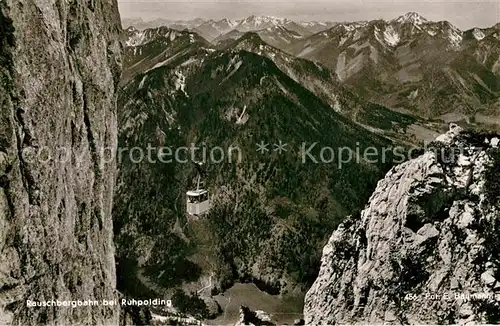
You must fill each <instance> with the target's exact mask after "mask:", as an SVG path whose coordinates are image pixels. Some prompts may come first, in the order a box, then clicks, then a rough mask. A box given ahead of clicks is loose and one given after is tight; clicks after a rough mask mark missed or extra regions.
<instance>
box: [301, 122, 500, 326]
mask: <svg viewBox="0 0 500 326" xmlns="http://www.w3.org/2000/svg"><path fill="white" fill-rule="evenodd" d="M495 139H496V140H495ZM497 144H498V138H496V137H494V136H492V135H486V134H477V133H476V134H470V133H465V132H463V131H461V130H460V128H459V127H456V126H453V127H452V129H451V130H450V132H448V133H447V134H446V135H444V136H441V137H439V138H438V139H437V141H436V142H435V143H434V145H435V146H433V147H432V148H433V150H428V151H426V152H425V153H424V154H423V155H421V156H420V157H418V158H416V159H413V160H411V161H408V162H406V163H404V164H401V165H399V166H396V167H394V168H393V169H392V170H391V171H390V172H389V173H388V174H387V175H386V177H385V179H383V180H381V181H380V182H379V183H378V185H377V188H376V190H375V192H374V193H373V195H372V196H371V198H370V200H369V203H368V204H367V206H366V207H365V209H364V210H363V211H362V212H361V214H360V215H359V216H353V217H350V218H348V220H346V221H345V222H343V223H342V224H341V226H340V227H339V228H338V229H337V230H336V231H335V232H334V233H333V235H332V236H331V238H330V240H329V242H328V244H327V245H326V246H325V248H324V250H323V256H322V260H321V270H320V273H319V276H318V278H317V280H316V281H315V283H314V285H313V286H312V287H311V289H310V290H309V292H308V293H307V296H306V300H305V308H304V315H305V321H306V324H338V323H370V324H373V323H389V324H407V323H409V324H449V323H453V324H463V323H490V324H493V323H498V322H499V321H500V241H499V240H498V234H499V231H500V203H499V202H500V200H499V199H500V190H499V189H500V188H499V187H498V186H497V185H498V177H499V176H500V175H499V174H500V169H499V167H500V155H499V151H498V148H497Z"/></svg>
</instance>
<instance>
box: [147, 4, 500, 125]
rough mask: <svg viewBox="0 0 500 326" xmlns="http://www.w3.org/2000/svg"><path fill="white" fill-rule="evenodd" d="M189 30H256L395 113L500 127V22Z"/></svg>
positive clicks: (205, 33)
mask: <svg viewBox="0 0 500 326" xmlns="http://www.w3.org/2000/svg"><path fill="white" fill-rule="evenodd" d="M198 22H199V21H198ZM177 23H178V22H177ZM188 25H189V24H188V23H186V25H185V26H186V29H187V30H188V31H190V32H193V33H196V34H197V35H200V36H201V37H203V38H204V39H206V40H207V41H208V42H211V43H212V44H213V45H214V46H219V47H220V46H224V45H227V44H229V43H231V41H234V40H237V39H239V38H241V37H243V36H244V34H245V33H247V32H255V33H257V34H258V35H259V36H260V38H261V39H262V40H263V41H264V42H265V43H266V44H268V45H270V46H273V47H275V48H277V49H280V50H281V51H283V52H285V53H287V54H289V55H291V56H293V57H298V58H304V59H307V60H310V61H313V62H316V63H320V64H321V65H323V66H325V67H326V68H328V69H329V70H331V71H333V72H334V73H335V74H336V75H337V77H338V79H339V80H340V81H341V82H342V83H343V84H344V85H346V86H348V87H349V88H351V90H353V91H354V92H355V93H357V94H359V95H360V97H362V98H364V99H366V100H369V101H371V102H374V103H378V104H382V105H384V106H386V107H388V108H390V109H392V110H393V111H397V112H402V113H406V114H410V115H414V116H418V117H421V118H424V119H427V120H432V119H439V120H442V121H444V122H458V121H463V122H465V123H469V124H470V123H472V124H473V123H478V124H486V125H490V127H491V128H498V125H499V124H500V117H499V114H498V112H499V111H500V110H499V109H500V102H499V100H498V99H499V94H500V59H499V58H500V40H499V38H500V24H497V25H495V26H492V27H490V28H473V29H470V30H467V31H461V30H459V29H458V28H456V27H455V26H453V25H452V24H451V23H449V22H447V21H440V22H432V21H429V20H427V19H426V18H424V17H422V16H421V15H419V14H417V13H413V12H410V13H407V14H405V15H402V16H400V17H397V18H395V19H393V20H390V21H385V20H374V21H361V22H347V23H320V22H309V23H307V22H294V21H291V20H289V19H286V18H276V17H267V16H264V17H257V16H250V17H248V18H246V19H242V20H238V21H232V20H228V19H223V20H220V21H213V20H209V21H205V22H203V23H202V24H200V25H198V26H196V27H189V26H188ZM139 33H140V32H139Z"/></svg>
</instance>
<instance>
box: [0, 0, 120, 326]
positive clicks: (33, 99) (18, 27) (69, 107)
mask: <svg viewBox="0 0 500 326" xmlns="http://www.w3.org/2000/svg"><path fill="white" fill-rule="evenodd" d="M120 30H121V24H120V19H119V14H118V8H117V4H116V1H115V0H99V1H95V0H91V1H87V0H85V1H84V0H73V1H63V0H51V1H49V0H35V1H28V0H6V1H2V2H0V324H2V325H4V324H16V325H42V324H59V325H70V324H71V325H79V324H93V325H98V324H101V325H103V324H117V323H118V315H119V313H118V311H117V308H116V307H109V306H103V305H98V306H91V307H90V306H87V307H78V308H73V307H71V306H69V307H68V306H62V307H57V308H54V307H51V306H48V307H47V306H46V307H37V308H30V307H27V304H26V303H27V300H31V301H33V302H42V301H51V300H59V301H60V302H69V303H70V304H71V301H77V300H80V301H85V300H102V299H107V300H111V299H113V298H115V297H116V293H115V290H114V288H115V265H114V247H113V231H112V220H111V207H112V193H113V188H114V180H115V163H114V160H105V157H104V154H103V152H104V151H103V149H105V148H109V149H114V148H115V147H116V139H117V137H116V133H117V131H116V105H115V100H116V98H115V93H116V87H117V83H118V80H119V76H120V73H121V46H120V44H119V42H118V34H119V33H120Z"/></svg>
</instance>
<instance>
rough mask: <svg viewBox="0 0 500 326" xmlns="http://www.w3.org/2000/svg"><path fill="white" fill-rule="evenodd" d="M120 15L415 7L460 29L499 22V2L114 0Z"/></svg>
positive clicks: (303, 13) (377, 12) (317, 16)
mask: <svg viewBox="0 0 500 326" xmlns="http://www.w3.org/2000/svg"><path fill="white" fill-rule="evenodd" d="M118 3H119V7H120V13H121V16H122V18H142V19H143V20H145V21H147V20H152V19H155V18H164V19H174V20H188V19H194V18H198V17H200V18H205V19H221V18H230V19H241V18H244V17H248V16H250V15H269V16H278V17H283V18H285V17H286V18H289V19H292V20H297V21H300V20H305V21H310V20H318V21H335V22H337V21H357V20H372V19H379V18H382V19H387V20H389V19H393V18H396V17H398V16H400V15H402V14H404V13H406V12H409V11H415V12H418V13H419V14H421V15H422V16H424V17H425V18H427V19H429V20H432V21H440V20H447V21H449V22H451V23H452V24H454V25H455V26H457V27H458V28H460V29H463V30H465V29H469V28H472V27H489V26H492V25H494V24H496V23H498V22H500V0H497V1H493V0H464V1H456V0H440V1H431V0H413V1H410V0H392V1H389V0H383V1H380V0H350V1H349V0H338V1H328V0H312V1H306V0H286V1H285V0H254V1H251V0H232V1H229V0H175V1H174V0H156V1H153V0H118Z"/></svg>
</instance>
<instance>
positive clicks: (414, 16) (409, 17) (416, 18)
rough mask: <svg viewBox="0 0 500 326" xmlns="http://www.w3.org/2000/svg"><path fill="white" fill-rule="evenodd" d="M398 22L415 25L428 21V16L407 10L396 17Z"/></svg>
mask: <svg viewBox="0 0 500 326" xmlns="http://www.w3.org/2000/svg"><path fill="white" fill-rule="evenodd" d="M395 21H396V22H398V23H412V24H415V25H422V24H425V23H427V22H428V20H427V19H426V18H424V17H423V16H421V15H420V14H418V13H416V12H407V13H406V14H404V15H402V16H399V17H398V18H396V19H395Z"/></svg>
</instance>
